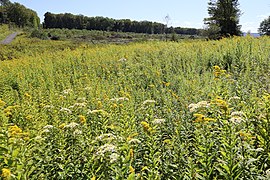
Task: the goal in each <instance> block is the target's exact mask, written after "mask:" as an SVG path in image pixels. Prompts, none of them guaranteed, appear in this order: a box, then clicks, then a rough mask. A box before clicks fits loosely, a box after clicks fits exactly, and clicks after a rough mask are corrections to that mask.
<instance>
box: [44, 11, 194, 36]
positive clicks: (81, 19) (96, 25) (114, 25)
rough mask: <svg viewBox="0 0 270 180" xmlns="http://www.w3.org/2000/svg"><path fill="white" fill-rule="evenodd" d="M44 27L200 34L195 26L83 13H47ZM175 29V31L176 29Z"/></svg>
mask: <svg viewBox="0 0 270 180" xmlns="http://www.w3.org/2000/svg"><path fill="white" fill-rule="evenodd" d="M44 16H45V19H44V24H43V25H44V28H61V29H62V28H67V29H80V30H82V29H87V30H100V31H114V32H134V33H147V34H163V33H164V32H165V30H167V31H166V32H167V33H173V32H175V33H177V34H187V35H198V34H199V30H198V29H195V28H181V27H177V28H173V27H170V28H166V25H164V24H162V23H157V22H150V21H140V22H139V21H131V20H130V19H120V20H116V19H112V18H106V17H100V16H98V17H87V16H83V15H73V14H70V13H65V14H52V13H50V12H47V13H45V15H44ZM174 30H175V31H174Z"/></svg>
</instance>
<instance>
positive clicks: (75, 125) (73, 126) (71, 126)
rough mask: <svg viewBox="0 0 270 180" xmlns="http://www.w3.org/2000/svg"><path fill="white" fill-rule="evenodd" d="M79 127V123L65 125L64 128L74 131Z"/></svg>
mask: <svg viewBox="0 0 270 180" xmlns="http://www.w3.org/2000/svg"><path fill="white" fill-rule="evenodd" d="M77 126H79V124H78V123H75V122H71V123H69V124H68V125H65V127H64V128H71V129H73V128H75V127H77Z"/></svg>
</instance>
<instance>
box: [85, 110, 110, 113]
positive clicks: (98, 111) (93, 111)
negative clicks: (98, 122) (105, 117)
mask: <svg viewBox="0 0 270 180" xmlns="http://www.w3.org/2000/svg"><path fill="white" fill-rule="evenodd" d="M87 114H107V112H106V111H104V110H102V109H96V110H89V111H88V112H87Z"/></svg>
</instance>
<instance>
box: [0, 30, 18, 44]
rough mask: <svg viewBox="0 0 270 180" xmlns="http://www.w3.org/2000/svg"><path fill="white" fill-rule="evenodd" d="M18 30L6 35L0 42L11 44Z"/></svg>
mask: <svg viewBox="0 0 270 180" xmlns="http://www.w3.org/2000/svg"><path fill="white" fill-rule="evenodd" d="M17 34H18V33H17V32H15V33H12V34H10V35H9V36H7V37H6V39H4V40H3V41H1V42H0V44H9V43H11V42H12V40H13V39H14V38H15V37H16V36H17Z"/></svg>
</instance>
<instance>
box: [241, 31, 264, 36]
mask: <svg viewBox="0 0 270 180" xmlns="http://www.w3.org/2000/svg"><path fill="white" fill-rule="evenodd" d="M247 34H248V33H245V32H244V33H243V36H246V35H247ZM250 35H251V36H253V37H260V36H261V35H260V34H259V33H250Z"/></svg>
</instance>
